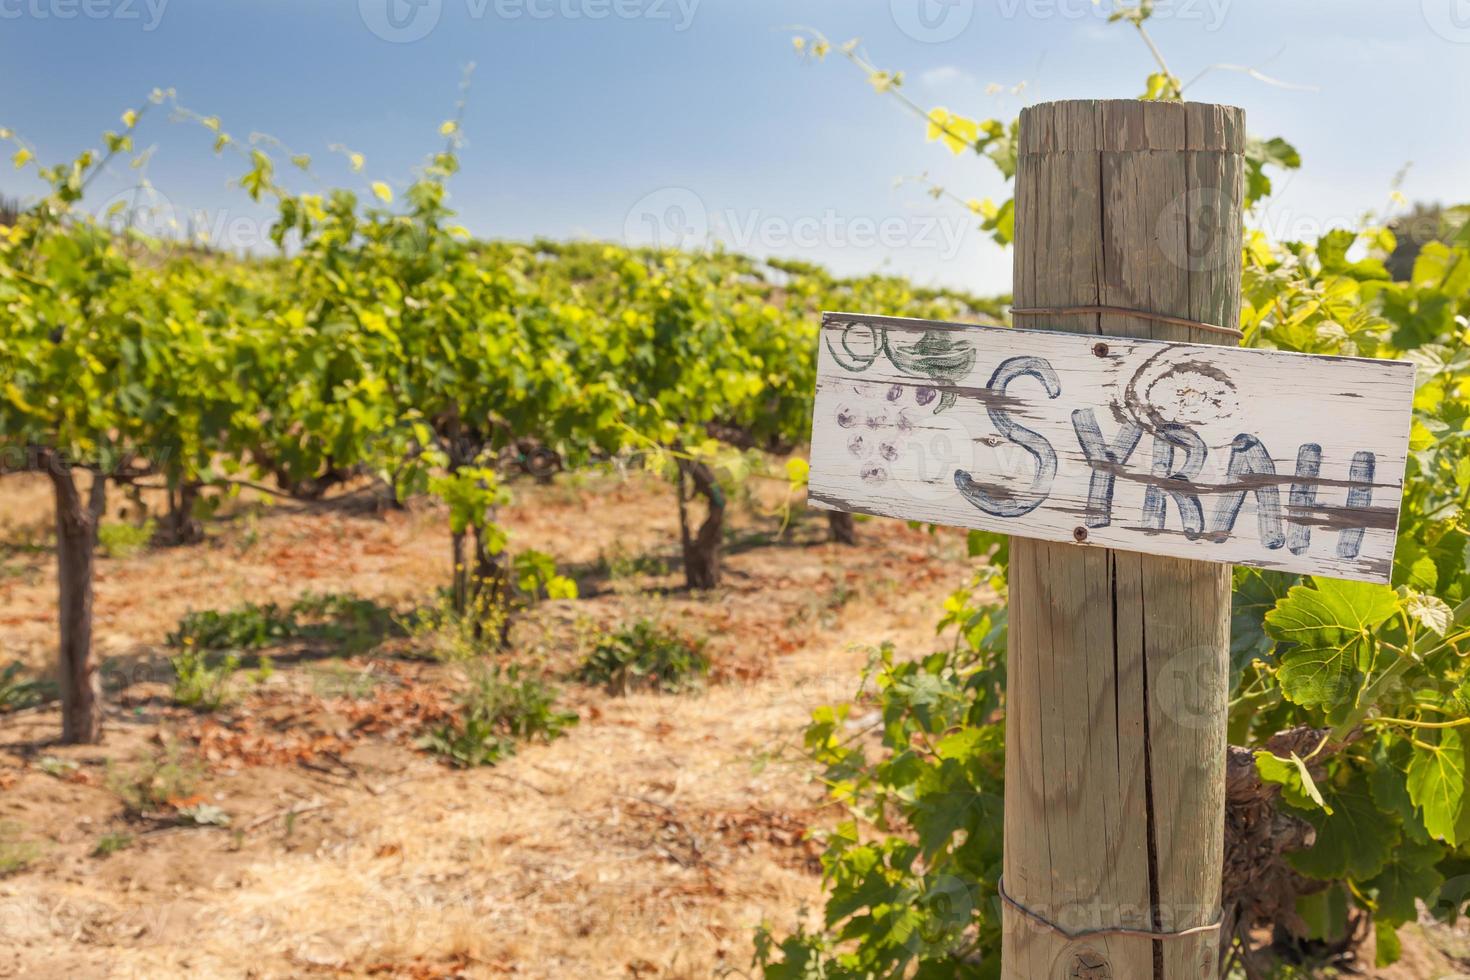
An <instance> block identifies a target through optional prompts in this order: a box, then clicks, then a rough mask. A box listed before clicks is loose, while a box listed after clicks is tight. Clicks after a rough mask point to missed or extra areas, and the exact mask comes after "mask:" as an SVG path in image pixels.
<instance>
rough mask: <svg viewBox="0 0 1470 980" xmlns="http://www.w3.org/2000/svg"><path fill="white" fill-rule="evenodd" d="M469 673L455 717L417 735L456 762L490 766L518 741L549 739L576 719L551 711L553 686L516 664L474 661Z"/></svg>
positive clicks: (512, 750) (424, 744)
mask: <svg viewBox="0 0 1470 980" xmlns="http://www.w3.org/2000/svg"><path fill="white" fill-rule="evenodd" d="M468 673H469V679H470V685H469V687H468V688H467V689H466V690H465V692H464V693H463V694H462V695H460V697H459V699H458V701H459V706H460V713H459V716H458V717H457V718H455V719H454V720H453V721H451V722H448V723H446V724H443V725H439V726H437V727H435V728H433V729H431V730H430V731H429V732H428V733H426V734H425V735H424V736H423V737H422V738H421V739H420V740H419V744H420V746H421V747H423V748H426V749H428V750H429V751H431V752H435V753H437V754H439V755H442V756H444V757H445V758H446V759H447V760H449V761H450V762H451V763H453V764H454V765H456V766H464V767H469V766H493V765H494V764H495V763H497V762H499V761H500V760H501V759H504V758H507V757H508V756H512V755H514V754H515V751H516V747H517V746H518V745H519V744H520V743H521V742H525V741H529V740H531V739H535V738H539V739H541V740H542V741H545V742H550V741H552V740H553V739H556V738H560V737H561V736H562V735H563V734H565V732H566V730H567V729H568V728H570V727H571V726H572V725H574V724H576V723H577V716H576V714H575V713H573V712H567V711H558V710H556V696H557V692H556V689H555V688H553V687H550V686H549V685H547V684H545V683H543V682H542V681H540V680H538V679H536V678H533V677H522V676H521V674H520V670H519V668H517V667H514V666H512V667H507V668H504V669H502V668H501V667H499V666H498V665H496V666H486V665H484V664H474V665H471V666H469V667H468Z"/></svg>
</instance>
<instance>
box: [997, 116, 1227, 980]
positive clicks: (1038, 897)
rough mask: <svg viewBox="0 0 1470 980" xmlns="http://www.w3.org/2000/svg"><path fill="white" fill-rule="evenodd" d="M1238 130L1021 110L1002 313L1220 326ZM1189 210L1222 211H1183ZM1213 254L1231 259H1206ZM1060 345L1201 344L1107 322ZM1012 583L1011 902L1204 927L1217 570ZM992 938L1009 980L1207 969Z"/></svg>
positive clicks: (1059, 572)
mask: <svg viewBox="0 0 1470 980" xmlns="http://www.w3.org/2000/svg"><path fill="white" fill-rule="evenodd" d="M1243 133H1244V120H1243V118H1242V114H1241V113H1240V112H1239V111H1238V110H1233V109H1228V108H1224V107H1217V106H1191V107H1186V106H1182V105H1170V104H1158V103H1142V102H1058V103H1049V104H1043V105H1038V106H1034V107H1032V108H1030V109H1027V110H1026V111H1024V112H1023V113H1022V116H1021V143H1022V147H1021V156H1020V163H1019V170H1018V173H1017V178H1016V184H1017V195H1018V201H1017V213H1016V218H1017V221H1016V256H1015V288H1014V294H1015V302H1016V304H1017V305H1018V306H1054V305H1063V304H1072V303H1088V304H1100V305H1108V306H1124V307H1131V308H1136V309H1146V310H1150V311H1153V312H1159V313H1166V314H1172V315H1177V316H1186V317H1191V318H1195V319H1200V320H1204V321H1206V322H1210V323H1215V324H1218V325H1221V326H1235V325H1236V323H1237V321H1238V316H1239V308H1238V299H1237V296H1238V292H1239V276H1240V262H1239V260H1238V258H1236V257H1235V255H1234V250H1235V249H1236V247H1237V246H1236V244H1234V243H1238V242H1239V241H1240V223H1241V197H1242V194H1241V191H1242V165H1241V164H1242V161H1241V157H1240V149H1241V140H1242V138H1243ZM1191 195H1193V196H1194V197H1195V198H1201V197H1203V198H1205V199H1212V200H1213V201H1214V202H1215V204H1216V207H1215V208H1214V209H1213V210H1212V209H1211V208H1209V207H1191V205H1190V201H1191ZM1221 205H1223V207H1221ZM1215 236H1223V238H1224V239H1225V241H1226V242H1227V243H1228V244H1227V245H1224V246H1221V247H1220V248H1219V249H1218V250H1217V249H1212V248H1209V247H1205V246H1206V243H1208V242H1212V241H1214V238H1215ZM1053 326H1054V328H1055V329H1057V330H1062V331H1069V332H1073V333H1084V334H1094V335H1096V334H1108V335H1113V336H1128V337H1140V338H1148V339H1156V340H1167V341H1185V342H1194V343H1209V342H1210V341H1211V339H1212V337H1211V336H1209V335H1201V336H1189V334H1190V332H1191V331H1189V330H1188V329H1187V328H1182V327H1177V326H1173V325H1168V324H1159V323H1155V322H1151V321H1148V320H1140V319H1131V318H1128V317H1121V316H1113V315H1088V316H1080V317H1073V318H1067V319H1066V320H1064V321H1061V322H1057V323H1055V324H1054V325H1053ZM1011 575H1012V586H1011V603H1012V608H1011V617H1010V640H1009V664H1010V667H1009V677H1010V681H1009V687H1008V692H1007V715H1006V816H1005V820H1006V828H1005V831H1006V837H1005V839H1006V852H1005V875H1006V881H1007V882H1008V885H1009V890H1010V892H1011V894H1012V895H1014V896H1015V897H1016V898H1017V899H1019V900H1020V901H1022V902H1024V903H1026V904H1027V905H1029V906H1031V907H1033V908H1035V907H1042V908H1046V909H1050V910H1051V916H1052V918H1053V920H1054V921H1057V922H1059V923H1061V924H1063V925H1065V926H1067V927H1068V928H1071V929H1074V930H1075V929H1077V928H1096V927H1107V926H1115V925H1124V926H1129V925H1131V926H1144V927H1150V928H1155V929H1159V928H1169V929H1181V928H1188V927H1190V926H1194V925H1199V924H1202V923H1205V922H1208V921H1210V920H1211V919H1212V918H1213V916H1214V914H1215V909H1216V908H1217V906H1218V904H1219V897H1220V860H1221V853H1222V849H1223V834H1224V763H1225V743H1224V733H1225V701H1226V693H1227V692H1226V669H1227V663H1228V657H1227V654H1228V645H1229V609H1230V573H1229V568H1228V566H1226V565H1223V564H1212V563H1204V562H1198V561H1183V560H1179V559H1175V558H1168V557H1153V556H1147V555H1143V554H1139V553H1136V552H1126V551H1111V550H1101V549H1093V548H1090V547H1089V548H1078V547H1076V546H1073V545H1064V544H1054V543H1049V542H1045V541H1038V540H1035V539H1032V538H1024V537H1018V538H1016V539H1015V540H1014V541H1013V542H1012V548H1011ZM1165 677H1182V678H1186V679H1187V682H1186V683H1182V684H1180V683H1175V684H1169V685H1166V684H1163V683H1161V681H1162V680H1163V679H1164V678H1165ZM1005 925H1006V930H1005V937H1004V942H1003V952H1002V970H1003V975H1004V976H1005V977H1006V978H1008V980H1021V978H1025V980H1039V978H1052V977H1073V976H1087V975H1088V974H1087V973H1086V972H1085V971H1084V970H1081V969H1079V967H1087V966H1089V965H1090V964H1092V963H1094V962H1096V960H1097V958H1098V957H1101V958H1102V959H1104V960H1105V962H1106V964H1107V968H1108V972H1107V974H1106V975H1108V976H1111V977H1114V978H1123V977H1127V978H1130V980H1142V978H1150V977H1151V978H1153V980H1165V978H1167V980H1174V978H1181V977H1191V978H1197V977H1207V976H1214V975H1215V973H1216V972H1217V971H1216V969H1215V963H1216V959H1215V953H1216V949H1217V942H1218V938H1217V937H1216V936H1214V935H1211V934H1205V935H1202V936H1198V937H1192V938H1189V939H1173V940H1166V941H1156V940H1146V939H1138V938H1127V937H1116V936H1115V937H1096V938H1092V939H1084V940H1081V941H1077V942H1069V941H1067V940H1066V939H1064V938H1062V937H1061V936H1059V935H1057V934H1056V933H1053V932H1050V931H1040V930H1037V929H1036V928H1035V927H1033V926H1032V925H1030V924H1029V923H1027V922H1025V921H1024V920H1022V919H1021V918H1020V917H1019V916H1017V915H1015V914H1013V913H1010V912H1008V913H1007V915H1006V923H1005ZM1094 975H1101V974H1094Z"/></svg>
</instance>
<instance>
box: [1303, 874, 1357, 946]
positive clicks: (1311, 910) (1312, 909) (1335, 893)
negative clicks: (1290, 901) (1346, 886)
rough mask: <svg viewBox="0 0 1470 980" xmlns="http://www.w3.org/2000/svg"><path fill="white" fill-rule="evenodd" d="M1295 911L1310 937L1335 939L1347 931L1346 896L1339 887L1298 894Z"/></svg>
mask: <svg viewBox="0 0 1470 980" xmlns="http://www.w3.org/2000/svg"><path fill="white" fill-rule="evenodd" d="M1296 912H1297V915H1300V916H1301V917H1302V921H1303V922H1305V923H1306V924H1307V936H1308V938H1310V939H1323V940H1331V939H1336V938H1338V937H1339V936H1341V935H1342V934H1343V933H1344V932H1346V931H1347V896H1346V895H1345V894H1344V893H1343V890H1342V888H1341V887H1334V888H1327V889H1324V890H1322V891H1320V892H1313V893H1312V894H1311V895H1301V896H1298V898H1297V900H1296Z"/></svg>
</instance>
